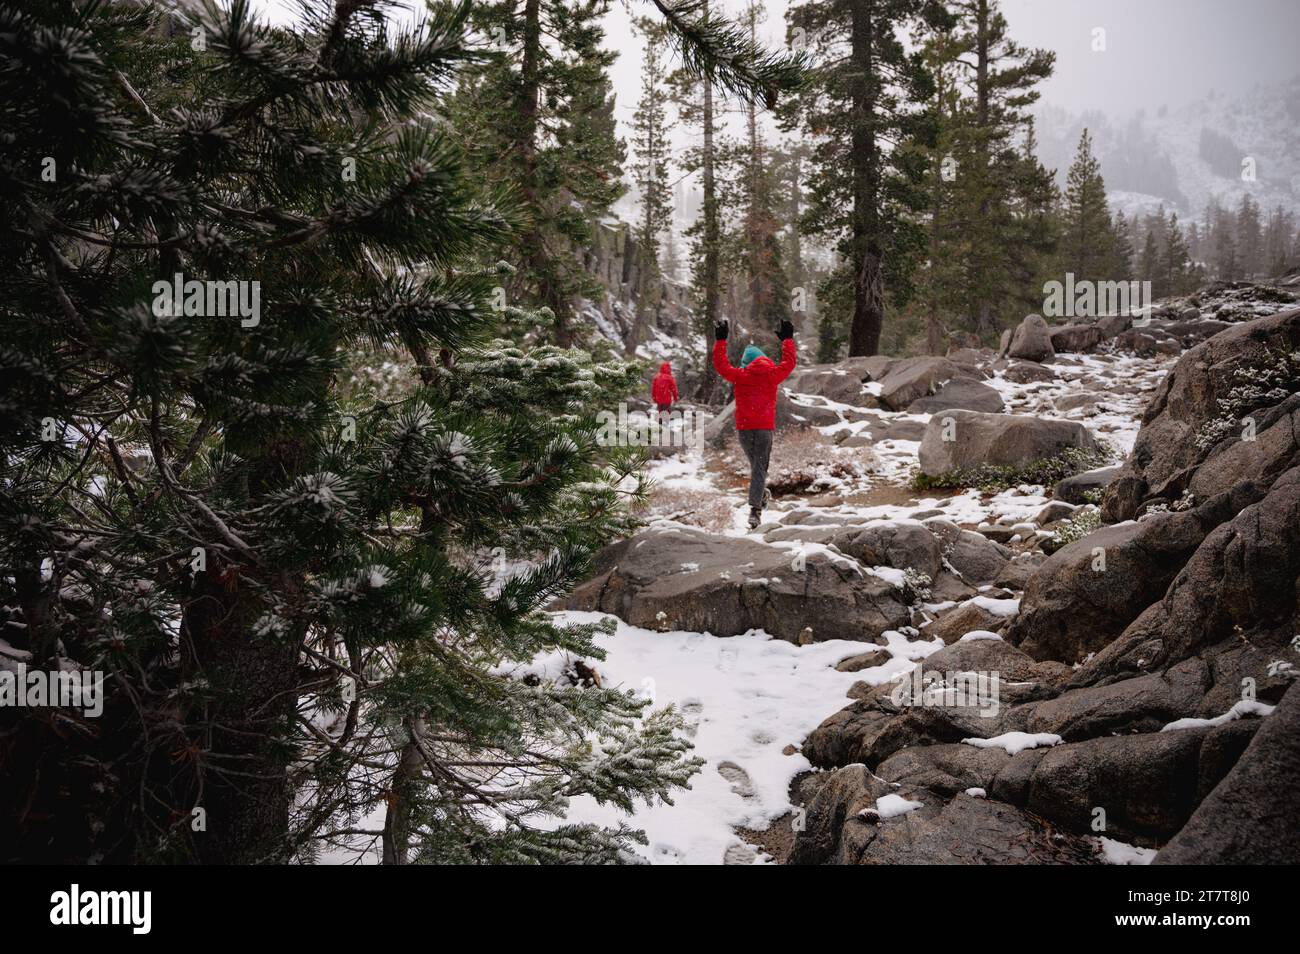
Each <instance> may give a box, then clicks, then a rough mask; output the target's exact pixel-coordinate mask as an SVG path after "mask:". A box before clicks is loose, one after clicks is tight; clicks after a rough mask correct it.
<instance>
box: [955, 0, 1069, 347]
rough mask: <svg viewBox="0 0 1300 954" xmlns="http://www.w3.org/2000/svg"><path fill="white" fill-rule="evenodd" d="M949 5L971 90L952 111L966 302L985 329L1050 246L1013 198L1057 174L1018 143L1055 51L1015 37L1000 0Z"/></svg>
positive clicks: (1041, 187) (1045, 186)
mask: <svg viewBox="0 0 1300 954" xmlns="http://www.w3.org/2000/svg"><path fill="white" fill-rule="evenodd" d="M951 8H952V10H953V11H954V12H955V13H956V15H957V18H958V22H957V39H956V50H955V54H956V55H955V63H956V65H957V66H958V67H959V72H958V77H959V81H960V82H961V83H962V84H963V86H964V88H965V89H966V91H967V96H966V99H965V102H964V103H963V108H962V109H960V110H957V111H954V112H952V113H950V114H949V115H950V117H951V120H952V121H955V122H956V123H957V129H956V130H955V131H954V134H953V138H954V140H955V145H956V149H957V152H958V154H959V157H960V158H959V161H958V166H957V168H958V170H959V173H958V176H957V183H958V186H959V189H958V197H959V203H960V211H958V213H957V215H958V219H959V221H960V229H961V232H962V235H963V242H964V245H965V248H966V256H965V257H966V263H965V271H966V275H967V280H966V283H965V288H966V301H965V302H964V303H963V304H964V306H965V308H964V310H965V311H966V313H967V314H969V315H970V316H971V317H972V318H973V321H974V326H975V330H976V331H977V332H978V333H980V334H983V335H986V336H987V335H989V334H991V333H992V332H994V331H995V330H996V329H997V327H998V325H999V321H998V319H999V318H1000V317H1001V316H1000V315H997V314H995V312H997V311H998V310H999V309H1000V308H1001V307H1002V303H1004V302H1006V301H1008V300H1009V299H1010V298H1012V296H1013V295H1015V293H1016V292H1017V291H1018V290H1020V289H1023V287H1024V284H1025V280H1026V279H1027V278H1032V277H1033V273H1034V272H1035V271H1036V270H1037V269H1036V267H1035V266H1036V263H1035V262H1034V261H1033V260H1032V259H1033V258H1035V257H1037V256H1041V255H1044V254H1046V253H1047V252H1049V251H1050V250H1051V243H1050V240H1049V238H1048V237H1047V236H1046V235H1043V234H1041V233H1038V232H1032V231H1026V230H1025V229H1024V228H1023V225H1024V221H1023V220H1022V219H1021V218H1020V217H1019V215H1018V210H1017V205H1016V202H1015V198H1016V196H1017V195H1018V194H1021V193H1028V194H1034V195H1041V194H1043V193H1044V192H1046V191H1047V190H1050V189H1051V184H1050V178H1051V176H1050V173H1048V172H1047V170H1046V169H1044V168H1043V167H1042V165H1041V164H1040V163H1039V162H1038V159H1037V157H1036V156H1035V155H1034V153H1033V152H1032V151H1030V150H1023V151H1022V150H1019V149H1018V148H1017V145H1018V144H1017V142H1016V140H1015V137H1016V133H1017V131H1018V130H1019V129H1021V127H1022V126H1023V124H1024V123H1025V122H1026V121H1027V120H1028V116H1027V113H1026V110H1027V109H1028V107H1029V106H1031V105H1033V103H1034V102H1036V101H1037V100H1038V96H1039V94H1038V91H1037V90H1036V89H1035V88H1034V87H1035V86H1036V85H1037V84H1038V83H1040V82H1042V81H1043V80H1045V79H1047V78H1048V77H1049V76H1051V74H1052V70H1053V67H1054V63H1055V59H1056V56H1055V54H1054V53H1051V52H1049V51H1047V50H1041V49H1030V48H1027V47H1023V46H1021V45H1020V44H1018V43H1016V42H1015V41H1014V40H1012V39H1011V37H1010V36H1009V34H1008V27H1007V21H1006V18H1005V17H1004V16H1003V15H1002V12H1001V10H1000V9H999V5H998V4H997V2H996V0H959V2H956V3H953V4H951ZM1035 239H1037V241H1035ZM1026 273H1028V274H1026ZM1016 317H1017V319H1018V317H1019V316H1018V315H1017V316H1016Z"/></svg>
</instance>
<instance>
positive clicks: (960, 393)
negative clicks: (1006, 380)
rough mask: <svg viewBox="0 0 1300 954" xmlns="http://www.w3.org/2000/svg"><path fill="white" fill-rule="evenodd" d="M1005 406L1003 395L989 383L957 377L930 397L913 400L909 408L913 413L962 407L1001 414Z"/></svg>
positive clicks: (968, 409) (930, 412)
mask: <svg viewBox="0 0 1300 954" xmlns="http://www.w3.org/2000/svg"><path fill="white" fill-rule="evenodd" d="M1004 407H1005V405H1003V403H1002V395H1000V394H998V392H997V391H995V390H993V389H992V388H991V387H989V386H988V385H987V384H981V383H980V382H979V381H972V380H970V379H969V378H956V379H954V380H952V381H949V382H948V383H947V384H945V385H944V386H943V387H941V388H940V389H939V390H938V391H936V392H935V393H934V394H932V395H930V396H929V397H923V398H920V399H918V400H915V401H913V402H912V403H911V404H909V405H908V407H907V410H908V412H909V413H911V414H933V413H934V412H935V411H947V410H950V409H952V408H960V409H962V410H965V411H985V412H988V413H991V414H999V413H1001V412H1002V410H1003V408H1004Z"/></svg>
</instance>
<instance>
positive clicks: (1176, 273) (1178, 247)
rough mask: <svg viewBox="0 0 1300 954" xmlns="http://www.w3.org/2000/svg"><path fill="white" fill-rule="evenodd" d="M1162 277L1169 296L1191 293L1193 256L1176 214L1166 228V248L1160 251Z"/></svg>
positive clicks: (1170, 218)
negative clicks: (1189, 251)
mask: <svg viewBox="0 0 1300 954" xmlns="http://www.w3.org/2000/svg"><path fill="white" fill-rule="evenodd" d="M1160 277H1161V280H1162V281H1163V283H1164V288H1165V294H1167V295H1184V294H1186V293H1187V292H1189V291H1191V288H1190V283H1191V256H1190V255H1188V253H1187V240H1186V238H1185V237H1184V236H1183V230H1182V228H1181V227H1180V226H1179V224H1178V213H1176V212H1175V213H1173V214H1172V215H1170V217H1169V222H1168V223H1167V225H1166V227H1165V241H1164V247H1163V248H1162V249H1161V250H1160Z"/></svg>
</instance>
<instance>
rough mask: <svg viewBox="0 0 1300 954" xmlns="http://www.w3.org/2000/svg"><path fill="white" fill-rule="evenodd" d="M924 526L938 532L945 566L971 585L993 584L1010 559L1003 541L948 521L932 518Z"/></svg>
mask: <svg viewBox="0 0 1300 954" xmlns="http://www.w3.org/2000/svg"><path fill="white" fill-rule="evenodd" d="M925 526H926V528H927V529H929V530H931V531H933V532H934V533H935V534H937V535H938V537H939V540H940V542H941V543H942V544H943V552H944V559H945V560H947V561H948V565H949V566H950V567H952V569H953V570H954V571H955V572H956V573H957V574H958V575H959V576H960V577H961V578H962V579H963V580H964V581H965V582H967V583H969V584H970V585H972V586H982V585H983V584H985V583H992V582H993V581H994V580H996V579H997V577H998V574H1000V573H1001V572H1002V570H1003V568H1005V567H1006V565H1007V562H1008V561H1009V560H1010V559H1011V551H1010V550H1008V549H1007V548H1006V547H1004V546H1003V545H1002V544H1000V543H996V542H994V541H993V540H990V539H989V538H988V537H986V536H984V534H982V533H976V532H975V531H973V530H965V529H963V528H961V527H959V526H957V525H956V524H955V523H953V522H952V521H950V520H944V519H943V518H942V517H934V518H932V519H929V520H927V521H925Z"/></svg>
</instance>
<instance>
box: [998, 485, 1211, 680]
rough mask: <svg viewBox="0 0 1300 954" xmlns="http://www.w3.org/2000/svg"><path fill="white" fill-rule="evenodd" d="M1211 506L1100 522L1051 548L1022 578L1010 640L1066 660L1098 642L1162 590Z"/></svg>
mask: <svg viewBox="0 0 1300 954" xmlns="http://www.w3.org/2000/svg"><path fill="white" fill-rule="evenodd" d="M1221 506H1230V504H1229V503H1228V502H1226V501H1225V502H1221ZM1219 512H1220V510H1219V509H1218V508H1215V509H1212V510H1208V511H1207V513H1206V514H1205V516H1204V518H1203V519H1202V518H1201V517H1198V514H1197V513H1177V514H1175V513H1168V514H1160V515H1157V516H1154V517H1152V518H1150V519H1147V520H1143V521H1142V522H1140V523H1125V524H1119V525H1115V526H1109V527H1102V528H1101V529H1099V530H1096V531H1094V532H1093V533H1090V534H1089V535H1088V536H1086V537H1084V538H1083V539H1081V540H1076V541H1075V542H1074V543H1071V544H1069V545H1068V546H1065V547H1062V548H1061V549H1060V550H1057V551H1056V552H1055V553H1053V554H1052V555H1051V556H1050V557H1048V558H1047V561H1046V562H1045V563H1044V564H1043V565H1042V566H1040V567H1039V568H1038V570H1037V571H1036V572H1035V573H1034V575H1033V576H1032V577H1030V579H1029V583H1028V584H1027V585H1026V586H1025V595H1024V598H1023V599H1022V600H1021V603H1020V615H1019V617H1018V618H1017V619H1016V622H1015V625H1014V626H1013V627H1012V629H1011V634H1010V636H1009V638H1010V640H1011V642H1013V643H1014V644H1015V645H1017V646H1020V647H1021V648H1022V649H1024V650H1025V652H1027V653H1028V654H1029V655H1031V656H1033V657H1034V658H1035V659H1055V660H1058V661H1060V662H1066V663H1073V662H1076V661H1078V660H1080V659H1082V658H1083V657H1084V656H1086V655H1087V654H1088V653H1090V652H1096V651H1097V650H1100V649H1102V648H1104V647H1105V646H1107V645H1108V644H1109V643H1110V642H1111V641H1113V640H1114V639H1115V637H1117V636H1119V635H1120V633H1122V632H1123V631H1124V629H1125V628H1126V627H1127V626H1128V625H1129V624H1130V623H1132V622H1133V621H1134V620H1135V619H1137V617H1138V615H1139V614H1140V613H1141V612H1142V611H1143V610H1145V609H1146V608H1147V607H1148V606H1150V605H1151V604H1152V603H1154V602H1155V601H1156V600H1158V599H1159V598H1160V597H1161V596H1163V595H1164V592H1165V590H1166V589H1168V588H1169V584H1170V583H1171V582H1172V581H1173V579H1174V577H1175V576H1176V575H1177V574H1178V571H1179V570H1181V569H1182V567H1183V565H1184V564H1185V563H1186V562H1187V559H1188V558H1189V557H1190V556H1191V555H1192V554H1193V553H1194V552H1195V551H1196V548H1197V547H1198V546H1200V544H1201V541H1202V540H1204V539H1205V536H1206V534H1207V533H1208V532H1209V531H1210V529H1213V527H1214V526H1215V523H1214V522H1213V518H1214V517H1215V516H1217V515H1218V513H1219Z"/></svg>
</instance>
